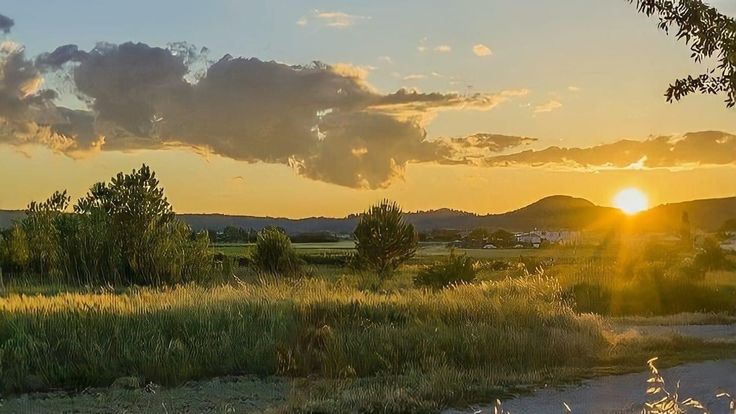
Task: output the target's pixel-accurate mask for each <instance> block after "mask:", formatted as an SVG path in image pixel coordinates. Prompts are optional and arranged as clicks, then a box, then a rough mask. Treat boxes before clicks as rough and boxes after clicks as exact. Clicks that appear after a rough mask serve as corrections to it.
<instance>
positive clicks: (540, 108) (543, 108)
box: [534, 99, 562, 114]
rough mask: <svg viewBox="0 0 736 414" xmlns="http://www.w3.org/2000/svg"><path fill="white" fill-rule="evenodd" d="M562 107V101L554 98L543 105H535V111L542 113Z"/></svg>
mask: <svg viewBox="0 0 736 414" xmlns="http://www.w3.org/2000/svg"><path fill="white" fill-rule="evenodd" d="M560 108H562V102H560V101H557V100H554V99H552V100H550V101H548V102H545V103H543V104H541V105H537V106H535V107H534V113H535V114H541V113H546V112H552V111H554V110H556V109H560Z"/></svg>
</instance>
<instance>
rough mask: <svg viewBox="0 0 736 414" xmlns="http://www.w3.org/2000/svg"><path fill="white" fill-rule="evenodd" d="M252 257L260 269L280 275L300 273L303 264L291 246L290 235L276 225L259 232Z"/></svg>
mask: <svg viewBox="0 0 736 414" xmlns="http://www.w3.org/2000/svg"><path fill="white" fill-rule="evenodd" d="M252 259H253V263H254V264H255V265H256V267H258V269H259V270H261V271H263V272H268V273H273V274H280V275H295V274H298V273H300V272H301V270H302V264H303V260H302V259H300V258H299V256H297V254H296V252H295V251H294V249H293V248H292V247H291V241H290V240H289V236H287V235H286V233H284V231H283V230H281V229H278V228H275V227H266V228H265V229H263V230H261V231H259V232H258V237H257V238H256V245H255V249H254V250H253V257H252Z"/></svg>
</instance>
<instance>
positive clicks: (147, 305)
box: [0, 243, 736, 412]
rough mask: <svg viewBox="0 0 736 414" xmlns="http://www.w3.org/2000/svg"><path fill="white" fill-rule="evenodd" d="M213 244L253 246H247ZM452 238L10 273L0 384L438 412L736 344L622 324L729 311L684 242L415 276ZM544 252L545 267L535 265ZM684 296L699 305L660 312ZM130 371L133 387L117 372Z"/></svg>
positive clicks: (263, 404)
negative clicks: (276, 264)
mask: <svg viewBox="0 0 736 414" xmlns="http://www.w3.org/2000/svg"><path fill="white" fill-rule="evenodd" d="M296 247H297V249H298V251H299V253H300V254H302V255H311V256H324V255H338V256H339V255H344V254H349V253H350V252H351V251H352V246H350V245H348V244H347V243H340V244H335V245H330V246H329V248H326V247H325V245H324V244H304V245H298V244H297V245H296ZM216 248H217V249H218V251H221V252H225V253H226V254H229V255H230V254H232V255H235V256H238V255H240V254H241V253H242V252H243V251H244V250H245V249H247V246H244V245H228V246H217V247H216ZM235 252H239V253H235ZM447 253H448V250H447V249H446V248H445V247H444V246H443V245H439V244H424V245H422V246H421V248H420V251H419V254H418V256H417V257H416V258H415V259H413V260H412V261H411V262H410V263H409V264H407V265H405V266H403V267H402V268H401V269H400V271H399V272H398V273H397V274H395V275H394V277H393V278H391V279H390V280H387V281H385V282H383V283H382V284H380V285H377V284H376V279H375V275H372V274H370V273H365V272H355V271H352V270H349V269H347V268H345V267H342V266H335V265H309V266H308V275H307V276H306V277H302V278H297V279H288V278H286V279H284V278H276V277H273V276H263V275H260V274H259V273H257V272H255V271H253V270H252V269H250V268H247V267H241V268H235V269H234V273H235V274H234V275H233V276H228V277H223V278H222V279H221V280H217V279H215V280H214V281H213V283H212V284H211V285H209V286H204V285H193V284H192V285H182V286H177V287H170V288H137V287H119V288H112V287H95V286H86V287H85V286H74V287H69V286H64V285H55V284H44V283H43V282H42V281H39V280H31V279H28V280H10V281H6V285H5V288H4V290H3V292H2V294H0V390H2V392H3V393H11V394H16V393H22V392H27V391H36V390H48V389H63V390H69V391H71V392H75V390H76V391H77V392H78V391H80V390H84V389H87V388H88V387H102V389H104V387H107V386H110V385H116V387H115V388H114V389H113V390H112V391H99V395H100V396H101V397H99V398H97V399H89V398H87V397H80V398H81V400H79V399H75V400H74V401H84V402H83V403H80V404H86V405H85V406H84V407H86V408H85V409H89V410H91V411H94V410H95V409H98V410H100V409H104V407H105V406H104V404H111V403H113V402H114V404H115V405H116V406H120V407H127V409H129V410H132V411H136V410H146V408H145V407H151V404H154V405H155V406H157V407H158V406H159V405H161V404H163V405H164V406H165V407H168V409H173V410H174V411H177V410H176V407H185V408H186V407H190V408H191V406H189V405H188V404H190V403H191V402H186V401H189V400H187V399H186V397H182V395H183V394H182V393H184V391H182V390H185V389H187V387H190V388H191V387H192V385H191V384H192V383H191V382H190V381H193V380H198V381H205V382H204V383H201V384H205V385H198V386H197V387H195V388H191V393H195V394H196V393H201V394H202V397H201V398H202V400H201V401H200V403H202V404H206V405H202V406H200V408H201V411H215V412H231V411H228V410H229V409H230V408H228V407H239V410H241V409H242V408H243V407H247V405H243V404H244V403H243V399H242V398H241V397H239V396H238V395H239V394H238V393H240V392H244V393H245V392H253V393H260V394H261V395H270V397H268V398H266V400H267V401H262V400H263V398H261V399H260V400H258V402H257V403H256V402H254V404H256V405H255V406H257V407H259V408H258V409H259V410H260V409H266V408H268V407H270V408H274V409H276V410H277V411H288V412H291V411H304V412H310V411H318V412H344V411H347V410H353V411H354V410H362V411H365V412H384V411H389V412H407V411H420V412H436V411H437V410H439V409H441V408H443V407H448V406H462V405H463V404H467V403H477V402H480V401H492V400H493V399H495V398H498V397H508V396H509V395H512V394H514V393H517V392H521V391H523V390H525V389H528V388H530V387H534V386H536V385H541V384H549V383H560V382H567V381H574V380H576V379H579V378H583V377H587V376H592V375H598V374H603V373H611V372H626V371H629V370H635V369H641V368H643V367H644V362H645V361H646V360H647V359H648V358H649V357H651V356H653V355H657V356H660V357H662V359H663V364H664V365H663V366H666V365H667V364H668V363H669V364H673V363H676V362H678V361H683V360H697V359H706V358H712V357H722V356H731V357H732V356H736V350H735V349H734V348H733V346H732V344H725V345H724V344H721V343H704V342H701V341H696V340H687V339H683V338H677V337H671V338H659V339H656V340H653V339H646V338H636V337H635V338H631V337H620V336H616V335H615V334H613V333H612V331H611V330H609V329H608V322H607V319H605V317H607V316H619V318H617V319H612V321H613V322H614V323H619V324H620V323H626V321H634V322H635V323H638V324H648V323H651V324H668V323H714V322H713V321H718V322H719V323H731V322H732V321H733V318H734V316H736V272H734V271H710V272H706V273H705V274H704V276H702V277H699V278H696V279H694V280H690V279H686V278H683V277H682V276H681V275H680V274H679V273H677V272H676V271H677V269H678V267H677V263H679V260H680V258H677V259H676V260H674V259H672V260H670V259H668V261H667V262H658V261H656V260H655V261H653V260H648V259H646V260H645V259H643V258H641V257H639V258H635V259H633V258H632V257H631V256H632V255H631V254H627V255H622V254H620V252H618V253H619V254H613V253H611V252H608V251H600V250H598V249H592V248H587V249H572V248H559V249H537V250H468V251H461V252H460V253H461V254H463V253H465V254H468V255H469V256H471V257H474V258H476V259H477V264H476V267H477V270H478V275H477V281H476V282H475V283H474V284H471V285H462V286H456V287H452V288H449V289H445V290H441V291H428V290H423V289H418V288H416V287H414V285H413V281H412V280H413V277H414V276H415V275H416V274H417V273H418V272H419V270H420V269H422V268H423V266H425V265H426V264H428V263H432V262H433V261H435V260H439V259H441V258H442V256H444V255H446V254H447ZM670 262H672V263H670ZM632 263H633V264H632ZM537 266H540V269H542V270H538V271H534V270H531V271H530V269H534V268H535V267H537ZM586 312H595V313H597V314H598V315H596V314H592V313H586ZM679 312H696V313H691V314H687V315H675V316H657V317H653V316H655V315H672V314H678V313H679ZM699 312H709V313H699ZM624 317H626V318H624ZM682 321H685V322H682ZM233 375H235V376H237V378H236V379H233V380H232V381H231V380H227V378H229V377H230V376H233ZM211 378H225V379H218V380H214V381H208V379H211ZM121 381H122V382H123V384H127V385H126V386H124V387H123V388H128V387H129V388H133V390H131V391H125V390H120V387H119V386H120V383H121ZM147 383H152V384H156V385H157V386H163V387H165V389H166V391H162V393H161V394H158V395H159V397H155V398H154V397H146V396H145V394H141V393H140V392H141V391H140V390H141V389H142V386H143V385H144V384H147ZM187 384H188V385H187ZM212 384H216V385H212ZM264 384H267V385H264ZM181 386H184V388H178V387H181ZM170 387H174V388H170ZM115 390H118V391H115ZM203 390H204V391H203ZM217 390H219V391H217ZM256 390H257V391H256ZM274 390H275V391H274ZM269 393H270V394H269ZM272 394H273V395H272ZM75 398H76V397H75ZM179 398H184V401H185V402H182V401H180V400H179ZM218 398H219V400H218ZM14 401H15V400H14ZM19 401H20V400H19ZM66 401H67V400H63V401H62V400H60V401H59V404H62V405H63V404H67V402H66ZM198 401H199V400H198ZM203 401H204V402H203ZM205 402H206V403H205ZM0 403H1V402H0ZM16 403H17V401H16V402H13V403H12V404H16ZM75 404H76V402H75ZM182 404H184V405H182ZM255 406H254V407H255ZM39 407H40V408H39ZM95 407H97V408H95ZM213 407H214V408H213ZM32 408H33V409H34V410H39V409H41V410H42V408H43V406H39V405H33V406H32ZM77 408H78V407H77ZM182 410H183V411H186V410H185V409H184V408H182ZM82 411H84V410H82ZM195 411H198V410H195ZM246 411H247V410H246Z"/></svg>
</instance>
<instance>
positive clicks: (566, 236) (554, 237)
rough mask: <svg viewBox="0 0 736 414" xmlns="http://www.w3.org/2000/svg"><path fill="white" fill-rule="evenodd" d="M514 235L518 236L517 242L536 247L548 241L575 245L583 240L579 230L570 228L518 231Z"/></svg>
mask: <svg viewBox="0 0 736 414" xmlns="http://www.w3.org/2000/svg"><path fill="white" fill-rule="evenodd" d="M514 237H516V242H517V243H520V244H523V245H526V246H532V247H534V248H535V249H536V248H538V247H539V246H540V245H541V244H542V242H547V243H551V244H563V245H573V244H580V243H581V241H582V234H581V233H580V232H579V231H570V230H559V231H557V230H554V231H552V230H535V231H530V232H524V233H516V234H514Z"/></svg>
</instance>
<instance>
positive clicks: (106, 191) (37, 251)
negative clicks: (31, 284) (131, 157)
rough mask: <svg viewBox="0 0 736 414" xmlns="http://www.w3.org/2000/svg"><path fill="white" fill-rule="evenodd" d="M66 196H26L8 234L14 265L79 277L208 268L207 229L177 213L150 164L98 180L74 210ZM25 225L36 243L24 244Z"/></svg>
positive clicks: (183, 273)
mask: <svg viewBox="0 0 736 414" xmlns="http://www.w3.org/2000/svg"><path fill="white" fill-rule="evenodd" d="M69 201H70V198H69V196H68V195H67V194H66V191H64V192H56V193H54V194H53V195H52V196H51V197H50V198H49V199H48V200H46V201H44V202H42V203H37V202H31V203H30V204H29V206H28V209H27V211H26V216H25V218H24V219H23V220H22V221H21V223H20V226H19V227H17V230H15V229H14V230H13V232H18V233H12V232H11V234H10V236H14V235H15V236H14V238H13V237H11V238H10V239H8V241H7V242H3V246H5V247H4V251H5V252H6V253H5V254H4V255H3V256H4V259H3V263H6V264H10V266H9V267H10V269H9V270H14V271H15V272H16V273H18V272H19V271H20V273H24V272H26V271H28V272H31V273H33V274H36V275H39V276H42V277H44V278H50V279H51V280H54V281H60V282H66V283H74V284H99V283H113V284H120V283H122V284H142V285H148V284H163V283H176V282H182V281H191V280H195V279H198V280H201V279H202V278H204V277H207V276H208V275H210V274H211V265H212V254H211V251H210V248H209V240H208V239H207V235H206V234H205V233H201V234H196V235H195V234H193V233H192V231H191V229H190V228H189V227H188V226H187V225H186V224H184V223H183V222H181V221H180V220H178V219H177V218H176V217H175V216H174V213H173V210H172V208H171V205H170V204H169V203H168V201H167V200H166V197H165V196H164V192H163V189H162V188H160V187H159V182H158V180H157V179H156V177H155V174H154V173H153V172H152V171H151V170H150V169H149V168H148V167H147V166H146V165H143V166H142V167H141V168H140V170H137V171H136V170H133V171H132V172H131V173H130V174H123V173H120V174H118V175H117V176H116V177H113V179H112V180H111V181H110V182H109V183H97V184H95V185H93V186H92V188H91V189H90V191H89V193H87V195H85V196H84V197H83V198H81V199H80V200H79V201H78V202H77V203H76V204H75V205H74V207H73V211H74V212H73V213H69V212H67V211H66V210H67V209H68V206H69ZM21 232H22V234H24V236H25V239H26V245H27V246H32V248H29V249H24V247H23V243H22V242H21V241H20V239H19V238H20V236H19V234H21ZM24 251H27V252H28V253H27V254H26V253H23V252H24ZM24 255H27V259H24ZM4 266H6V265H4Z"/></svg>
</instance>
